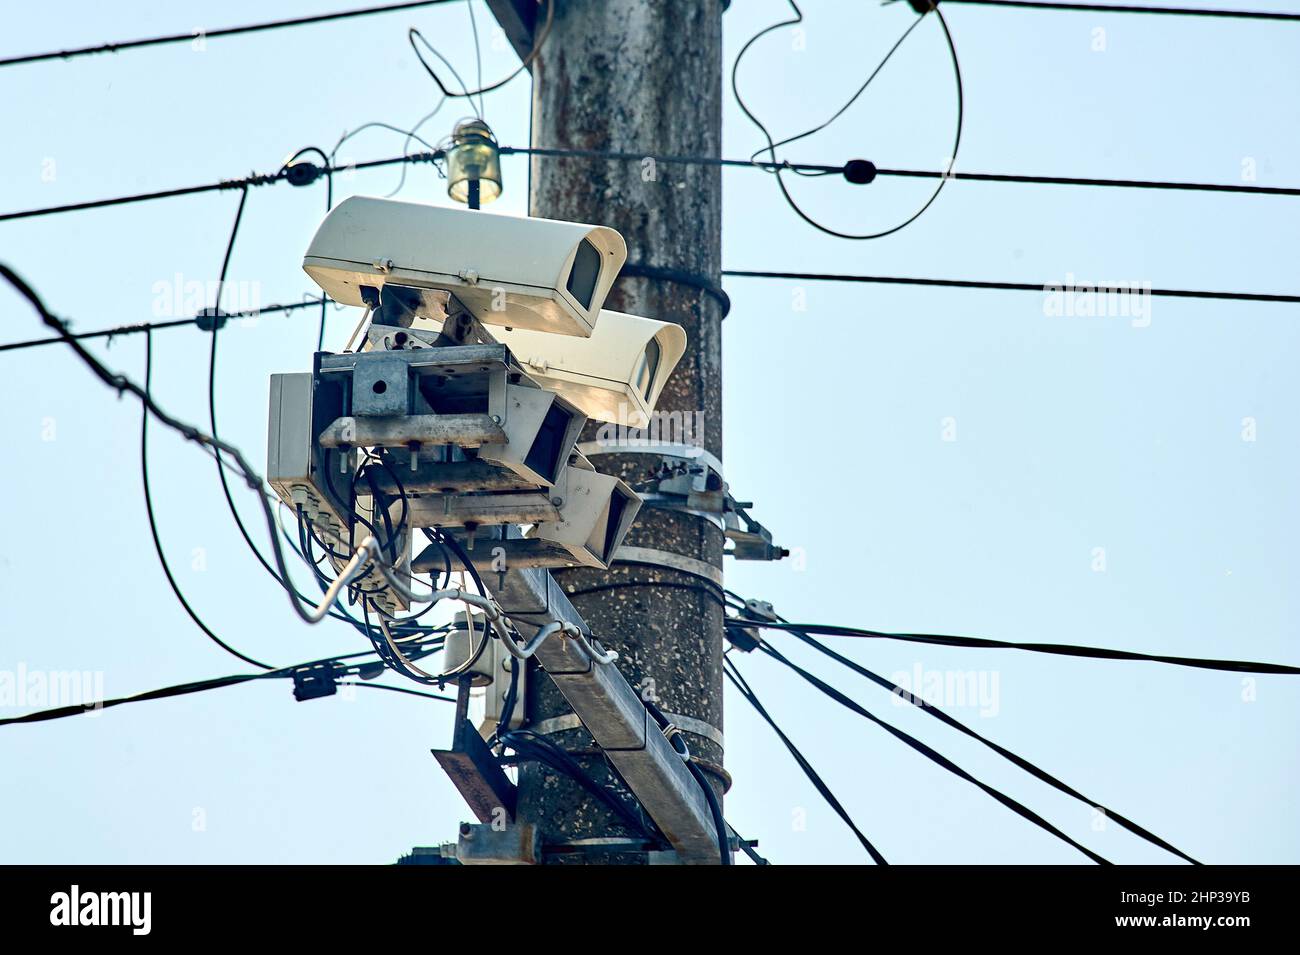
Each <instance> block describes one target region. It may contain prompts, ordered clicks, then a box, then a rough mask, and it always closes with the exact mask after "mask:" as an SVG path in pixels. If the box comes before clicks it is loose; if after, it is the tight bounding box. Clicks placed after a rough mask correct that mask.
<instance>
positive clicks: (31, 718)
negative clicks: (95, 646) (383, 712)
mask: <svg viewBox="0 0 1300 955" xmlns="http://www.w3.org/2000/svg"><path fill="white" fill-rule="evenodd" d="M372 655H373V654H372V652H371V651H369V650H365V651H362V652H360V653H344V654H340V655H338V656H333V657H324V658H322V659H320V660H309V661H307V662H305V663H295V664H293V665H292V666H287V667H278V668H276V669H274V670H268V671H267V672H265V673H237V674H234V675H231V676H221V677H212V678H209V679H206V680H194V681H192V682H189V683H178V684H175V685H174V686H164V687H159V688H158V689H156V690H145V691H144V692H143V693H133V694H132V695H130V696H119V697H116V698H114V699H110V700H102V701H96V702H94V703H91V704H84V705H76V706H59V707H55V708H53V709H48V710H37V711H36V712H34V713H23V714H22V715H21V716H10V717H6V718H4V719H0V726H6V725H8V724H11V723H43V722H46V721H48V720H58V719H63V718H65V717H68V716H80V715H82V714H84V713H88V712H92V711H94V710H101V709H108V708H109V707H113V706H122V705H124V704H127V703H144V702H146V701H148V700H161V699H166V698H168V697H173V696H185V695H187V694H190V693H202V692H204V691H206V690H219V689H221V688H223V687H227V686H234V685H236V684H238V683H249V682H251V681H253V680H266V679H283V678H286V677H288V678H292V677H293V675H294V672H295V671H298V670H303V669H307V668H310V667H317V666H322V665H324V664H336V663H341V662H343V661H344V660H354V659H356V658H358V657H368V656H372ZM259 666H260V664H259ZM345 682H347V681H345ZM356 685H357V686H383V684H372V683H357V684H356ZM384 688H385V689H389V690H397V691H398V692H402V691H401V689H400V688H399V687H393V686H385V687H384ZM408 692H413V691H408ZM419 695H421V696H424V695H428V696H430V697H432V698H433V699H443V700H447V699H448V698H447V697H434V696H432V694H419ZM449 702H452V703H454V702H455V700H449Z"/></svg>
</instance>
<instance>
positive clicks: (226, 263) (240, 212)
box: [208, 187, 355, 623]
mask: <svg viewBox="0 0 1300 955" xmlns="http://www.w3.org/2000/svg"><path fill="white" fill-rule="evenodd" d="M247 201H248V187H244V189H243V191H242V192H241V193H240V195H239V208H238V209H237V210H236V211H235V222H234V225H232V226H231V228H230V237H229V238H228V239H227V241H226V250H225V253H224V254H223V255H222V259H221V274H220V277H219V278H218V279H217V292H216V299H215V300H214V301H213V303H212V311H213V313H214V316H213V322H212V330H211V332H209V334H210V335H211V336H212V343H211V346H210V350H209V353H208V423H209V425H210V427H211V429H212V436H213V438H219V437H220V435H219V434H218V432H217V387H216V386H217V333H218V332H219V331H220V330H221V327H222V325H223V324H224V316H223V313H222V312H221V292H222V289H224V288H225V284H226V275H227V274H228V272H229V270H230V259H231V256H232V255H233V254H234V250H235V239H236V237H238V235H239V224H240V222H242V221H243V218H244V206H245V204H246V202H247ZM323 304H324V299H323V298H322V306H323ZM217 477H218V479H219V480H220V481H221V493H222V495H223V496H224V497H225V499H226V507H227V508H229V510H230V516H231V517H232V518H234V521H235V526H236V527H237V528H239V536H240V537H242V538H243V539H244V543H245V544H246V545H247V546H248V549H249V550H250V551H252V554H253V556H254V557H256V558H257V562H258V563H259V564H261V565H262V569H264V570H265V571H266V572H267V573H268V574H270V575H271V576H272V577H273V578H274V579H275V582H276V583H278V584H279V585H280V586H281V587H283V588H285V590H287V591H289V592H290V593H291V594H292V595H294V596H296V597H297V599H298V600H302V601H306V599H307V598H306V597H304V596H303V595H302V594H301V593H299V592H298V591H297V590H296V588H294V586H293V580H292V578H291V577H289V575H288V574H287V573H285V574H283V575H281V574H280V573H277V572H276V569H275V568H274V567H272V566H271V564H270V562H269V561H267V559H266V558H265V557H264V556H262V552H261V550H260V549H259V548H258V546H257V545H256V544H255V543H253V537H252V535H251V534H250V533H249V532H248V527H247V526H246V525H245V524H244V520H243V518H242V517H240V514H239V509H238V508H237V507H236V506H235V499H234V496H233V495H232V494H231V493H230V483H229V482H228V481H227V480H226V470H225V468H224V467H222V464H221V461H220V460H219V459H218V461H217ZM259 490H260V489H259ZM277 540H278V538H277ZM330 613H331V615H332V616H335V617H340V616H341V615H340V614H339V613H338V612H336V611H333V610H331V611H330ZM342 619H347V618H346V617H343V618H342ZM349 622H352V623H355V621H349Z"/></svg>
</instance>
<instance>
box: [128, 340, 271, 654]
mask: <svg viewBox="0 0 1300 955" xmlns="http://www.w3.org/2000/svg"><path fill="white" fill-rule="evenodd" d="M144 341H145V346H144V347H145V352H144V356H145V357H144V393H145V395H146V396H148V395H149V394H150V393H151V390H150V389H151V382H152V380H153V334H152V333H146V334H145V337H144ZM140 478H141V483H142V484H143V485H144V510H145V514H146V516H147V517H148V518H149V534H150V536H151V537H152V538H153V547H154V551H155V553H157V555H158V563H159V564H161V565H162V571H163V576H164V577H166V578H167V586H169V587H170V588H171V590H172V593H173V594H175V595H176V599H177V600H178V601H179V602H180V605H181V606H182V607H184V608H185V612H186V613H187V614H189V617H190V619H191V620H193V621H194V625H195V626H196V627H198V628H199V629H200V630H202V631H203V633H204V635H205V636H206V637H207V638H208V639H209V640H211V641H212V642H213V643H215V644H216V645H217V646H219V647H221V649H223V650H225V651H226V652H227V653H229V654H230V655H231V656H233V657H238V658H239V659H240V660H243V661H244V662H245V663H248V664H251V665H252V666H255V667H260V668H261V669H263V670H270V669H273V667H271V666H270V664H267V663H263V662H262V661H261V660H255V659H253V658H252V657H250V656H248V655H247V654H245V653H241V652H240V651H238V650H236V649H235V648H234V647H232V646H231V645H230V644H228V643H226V641H224V640H222V639H221V638H220V637H219V636H217V635H216V633H214V632H213V630H212V628H211V627H209V626H208V625H207V624H206V623H204V622H203V619H202V618H201V617H200V616H199V615H198V613H197V612H196V611H195V610H194V608H193V607H192V606H190V602H189V601H188V600H187V599H186V598H185V594H184V593H183V592H182V591H181V588H180V585H179V584H178V583H177V582H176V577H175V576H174V575H173V574H172V569H171V565H170V564H169V563H168V561H167V554H166V553H165V552H164V551H163V545H162V538H161V537H160V535H159V533H158V521H157V517H156V516H155V515H154V510H153V493H152V492H151V491H150V489H149V409H148V408H147V407H143V406H142V407H141V409H140Z"/></svg>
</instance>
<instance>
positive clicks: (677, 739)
mask: <svg viewBox="0 0 1300 955" xmlns="http://www.w3.org/2000/svg"><path fill="white" fill-rule="evenodd" d="M642 702H643V703H644V704H645V708H646V710H647V711H648V712H649V713H650V715H651V716H653V717H654V719H655V722H656V723H658V724H659V728H660V729H661V730H663V731H664V732H665V733H666V732H667V730H668V727H669V726H670V725H671V724H670V721H669V719H668V717H667V716H666V715H664V711H663V710H661V709H660V708H659V704H658V703H656V702H655V701H654V700H650V699H643V700H642ZM668 742H669V743H670V744H671V745H672V747H673V749H674V750H675V751H676V752H677V755H679V756H681V758H682V761H683V762H685V763H686V768H687V769H688V770H689V771H690V774H691V775H692V776H693V777H694V778H695V782H696V783H697V784H698V785H699V787H700V789H701V790H703V792H704V801H705V802H706V803H708V805H709V814H710V815H711V816H713V831H714V832H715V833H717V839H718V853H719V855H720V857H721V862H722V864H723V865H735V864H736V860H735V859H733V858H732V856H731V837H730V829H731V827H730V826H728V825H727V820H726V818H725V817H724V816H723V814H722V803H721V802H719V801H718V794H717V793H715V792H714V791H713V786H712V785H711V784H710V783H709V781H708V779H706V778H705V776H704V771H703V770H702V769H700V767H699V766H697V765H696V763H695V760H693V759H691V748H690V747H689V746H688V745H687V744H686V739H685V737H683V736H682V734H681V733H674V734H673V735H672V736H670V737H669V738H668Z"/></svg>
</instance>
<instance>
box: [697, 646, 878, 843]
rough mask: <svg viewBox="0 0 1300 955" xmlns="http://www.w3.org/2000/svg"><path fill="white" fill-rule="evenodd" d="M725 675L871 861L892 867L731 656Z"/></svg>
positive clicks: (726, 658) (725, 667)
mask: <svg viewBox="0 0 1300 955" xmlns="http://www.w3.org/2000/svg"><path fill="white" fill-rule="evenodd" d="M722 672H723V674H724V675H725V676H726V677H727V679H728V680H730V681H731V684H732V686H734V687H735V688H736V689H737V690H739V691H740V695H741V696H743V697H744V698H745V700H746V701H747V702H748V703H749V705H750V706H752V707H753V708H754V709H755V711H757V713H758V715H759V716H761V717H762V718H763V721H764V722H765V723H767V725H768V726H770V727H772V730H773V732H775V733H776V735H777V736H778V737H779V738H780V740H781V742H782V743H783V744H784V745H785V748H786V749H787V750H789V752H790V755H791V756H793V757H794V761H795V762H796V763H798V764H799V768H800V769H802V770H803V773H804V775H805V776H807V777H808V781H809V782H811V783H812V784H813V788H814V789H816V790H817V792H818V793H819V794H820V795H821V797H822V799H824V800H825V801H826V803H827V805H829V806H830V807H831V809H833V810H834V811H835V815H837V816H839V817H840V819H841V820H843V822H844V824H845V825H846V826H848V827H849V828H850V829H851V830H853V834H854V835H855V836H857V838H858V842H860V843H862V848H864V849H866V850H867V854H868V855H869V856H871V859H872V861H873V862H875V863H876V865H889V863H888V862H887V861H885V857H884V856H883V855H881V854H880V851H879V850H878V849H877V848H876V847H875V846H874V845H872V844H871V840H869V839H868V838H867V837H866V836H865V835H863V834H862V830H861V829H859V828H858V826H857V823H855V822H854V821H853V817H852V816H850V815H849V812H848V810H847V809H845V808H844V806H843V804H842V803H841V802H840V801H839V799H837V798H836V797H835V794H834V793H833V792H831V788H830V787H829V786H827V785H826V783H825V781H824V780H823V779H822V778H821V775H820V774H819V773H818V772H817V770H815V769H814V768H813V765H812V763H810V762H808V760H807V758H806V757H805V756H804V754H803V753H801V752H800V751H799V747H797V746H795V744H794V741H793V740H791V739H790V737H789V736H786V735H785V731H784V730H782V729H781V727H780V726H778V725H777V723H776V720H774V719H772V715H771V714H770V713H768V711H767V708H766V707H764V706H763V704H762V702H761V701H760V700H759V698H758V695H757V694H755V693H754V691H753V690H752V689H751V688H750V686H749V684H748V683H747V682H746V681H745V678H744V677H743V676H741V674H740V670H738V669H737V668H736V665H735V664H734V663H732V662H731V659H730V658H728V657H723V659H722Z"/></svg>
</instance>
